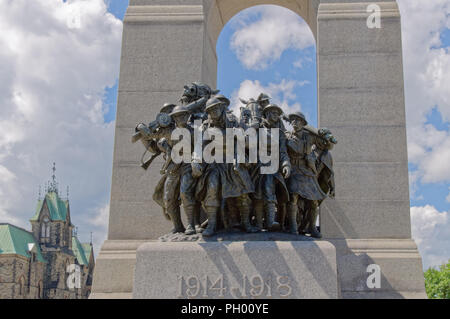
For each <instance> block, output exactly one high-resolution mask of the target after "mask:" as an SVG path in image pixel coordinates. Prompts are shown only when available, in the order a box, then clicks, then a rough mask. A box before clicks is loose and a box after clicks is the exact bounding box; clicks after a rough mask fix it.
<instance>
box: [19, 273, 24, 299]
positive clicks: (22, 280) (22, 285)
mask: <svg viewBox="0 0 450 319" xmlns="http://www.w3.org/2000/svg"><path fill="white" fill-rule="evenodd" d="M24 294H25V278H24V277H23V276H22V277H20V279H19V295H20V296H23V295H24Z"/></svg>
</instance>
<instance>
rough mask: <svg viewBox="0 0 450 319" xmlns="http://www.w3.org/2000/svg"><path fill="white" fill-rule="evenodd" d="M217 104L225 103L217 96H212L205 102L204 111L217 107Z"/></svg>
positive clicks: (222, 104)
mask: <svg viewBox="0 0 450 319" xmlns="http://www.w3.org/2000/svg"><path fill="white" fill-rule="evenodd" d="M218 106H222V107H224V106H225V104H224V102H222V101H221V100H219V99H218V98H216V97H212V98H210V99H209V100H208V101H207V102H206V107H205V112H208V111H211V110H212V109H213V108H215V107H218Z"/></svg>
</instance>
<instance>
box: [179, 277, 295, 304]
mask: <svg viewBox="0 0 450 319" xmlns="http://www.w3.org/2000/svg"><path fill="white" fill-rule="evenodd" d="M234 279H236V277H234ZM177 280H178V293H177V294H178V296H177V298H213V297H214V298H225V297H227V298H272V297H281V298H288V297H290V296H291V295H292V287H291V284H290V278H289V276H282V275H279V274H277V273H274V274H273V275H268V276H266V277H263V276H261V275H255V276H250V277H249V276H247V275H242V278H241V279H240V280H237V282H238V283H237V285H236V284H234V285H231V286H230V285H229V284H228V281H227V280H226V279H224V276H223V275H219V276H217V277H211V276H208V275H204V276H180V275H178V276H177Z"/></svg>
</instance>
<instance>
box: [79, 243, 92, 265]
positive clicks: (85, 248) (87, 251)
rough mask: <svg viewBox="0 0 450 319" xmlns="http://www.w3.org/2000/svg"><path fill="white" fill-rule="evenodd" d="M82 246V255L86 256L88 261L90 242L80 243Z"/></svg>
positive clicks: (90, 248)
mask: <svg viewBox="0 0 450 319" xmlns="http://www.w3.org/2000/svg"><path fill="white" fill-rule="evenodd" d="M81 246H83V250H84V255H85V256H86V260H87V261H88V262H89V259H90V258H91V252H92V246H91V244H89V243H87V244H81Z"/></svg>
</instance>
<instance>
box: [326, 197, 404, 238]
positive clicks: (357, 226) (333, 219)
mask: <svg viewBox="0 0 450 319" xmlns="http://www.w3.org/2000/svg"><path fill="white" fill-rule="evenodd" d="M409 209H410V208H409V201H407V200H404V201H387V200H339V201H338V200H332V199H327V200H325V202H324V203H322V206H321V208H320V230H321V232H322V235H323V236H324V238H400V239H406V238H411V222H410V218H409Z"/></svg>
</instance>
